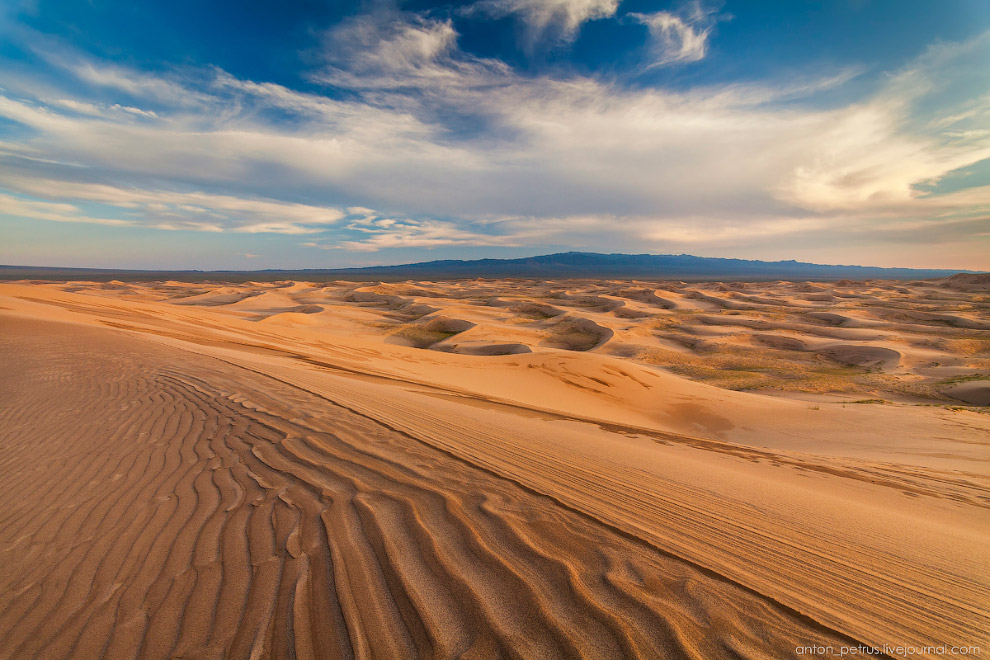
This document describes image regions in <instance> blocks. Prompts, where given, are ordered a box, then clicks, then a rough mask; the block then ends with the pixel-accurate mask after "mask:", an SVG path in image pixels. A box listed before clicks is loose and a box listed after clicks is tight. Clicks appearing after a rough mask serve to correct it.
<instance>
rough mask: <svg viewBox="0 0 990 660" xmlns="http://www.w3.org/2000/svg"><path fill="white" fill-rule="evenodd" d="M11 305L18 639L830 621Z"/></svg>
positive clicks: (230, 383) (448, 644) (11, 634)
mask: <svg viewBox="0 0 990 660" xmlns="http://www.w3.org/2000/svg"><path fill="white" fill-rule="evenodd" d="M4 324H5V325H4V330H5V332H4V338H3V340H2V341H3V342H4V346H3V350H4V352H5V355H6V356H7V357H8V358H9V359H8V360H7V362H8V364H6V365H5V369H4V373H3V374H2V376H0V395H2V397H3V401H5V404H4V405H3V406H2V407H0V428H2V429H3V440H2V442H3V457H2V460H0V476H2V477H3V479H2V481H0V505H2V506H0V562H2V568H0V592H2V593H4V594H6V597H5V598H4V599H3V602H2V603H0V657H2V658H32V657H38V658H42V657H43V658H68V657H76V658H98V657H108V658H125V657H126V658H131V657H140V658H175V657H181V658H214V657H216V658H219V657H230V658H262V657H274V658H301V659H303V658H313V659H317V658H320V659H323V658H352V657H354V658H412V657H424V658H454V657H461V658H496V657H522V658H574V657H588V658H619V657H631V658H635V657H641V658H658V657H664V658H712V657H767V654H769V655H770V656H772V657H783V656H787V655H791V654H792V653H793V648H794V646H795V645H796V644H806V643H812V642H828V641H829V639H830V638H829V635H828V633H827V632H826V631H822V630H819V629H817V628H816V627H815V626H813V625H810V624H808V623H807V622H804V621H800V620H797V619H796V618H794V617H791V616H790V615H789V614H788V613H787V612H785V611H781V610H780V609H779V608H775V607H774V606H773V604H772V603H769V602H767V601H766V600H763V599H760V598H759V597H757V596H755V595H753V594H751V593H748V592H747V591H745V590H743V589H740V588H736V587H734V586H733V585H731V584H726V583H724V582H721V581H718V580H715V579H712V578H711V577H709V576H706V575H704V574H702V573H701V572H699V571H697V570H696V569H694V568H692V567H691V566H689V565H686V564H684V563H682V562H678V561H677V560H675V559H671V558H667V557H664V556H662V555H660V554H659V553H657V552H655V551H654V550H652V549H651V548H650V547H649V546H646V545H644V544H640V543H637V542H636V541H635V540H632V539H629V538H626V537H623V536H621V535H619V534H617V533H615V532H613V531H611V530H610V529H609V528H607V527H604V526H602V525H598V524H596V523H595V522H594V521H593V520H591V519H589V518H587V517H584V516H581V515H579V514H577V513H575V512H573V511H570V510H568V509H565V508H563V507H561V506H559V505H558V504H557V503H556V502H555V501H554V500H552V499H550V498H548V497H544V496H542V495H540V494H539V493H536V492H531V491H528V490H524V489H522V488H520V487H519V486H517V485H516V484H514V483H512V482H510V481H507V480H504V479H500V478H498V477H496V476H494V475H492V474H491V473H489V472H487V471H484V470H481V469H478V468H476V467H474V466H472V465H470V464H469V463H466V462H464V461H461V460H458V459H455V458H453V457H451V456H449V455H448V454H445V453H443V452H441V451H438V450H436V449H433V448H431V447H429V446H426V445H424V444H423V443H421V442H418V441H416V440H413V439H412V438H410V437H408V436H406V435H404V434H402V433H399V432H397V431H394V430H391V429H389V428H387V427H385V426H382V425H381V424H379V423H377V422H375V421H373V420H371V419H368V418H367V417H364V416H362V415H360V414H357V413H355V412H353V411H351V410H348V409H345V408H342V407H339V406H336V405H334V404H332V403H330V402H328V401H326V400H323V399H320V398H318V397H316V396H313V395H311V394H309V393H308V392H305V391H303V390H299V389H296V388H293V387H290V386H288V385H285V384H282V383H279V382H277V381H274V380H271V379H267V378H265V377H263V376H260V375H258V374H254V373H252V372H248V371H245V370H242V369H238V368H236V367H233V366H230V365H226V364H224V363H222V362H219V361H216V360H212V359H208V358H203V357H201V356H190V355H188V354H185V353H183V352H181V351H177V350H174V349H168V348H164V347H157V346H154V345H152V344H148V343H146V342H141V341H139V340H132V339H129V338H126V337H122V336H119V335H116V334H112V333H110V332H108V331H100V330H90V329H82V328H79V329H73V330H72V332H69V333H66V332H64V331H62V332H61V333H59V334H56V333H52V332H50V330H51V328H52V327H53V326H51V325H50V324H47V325H46V324H41V323H33V322H30V323H29V322H24V321H4Z"/></svg>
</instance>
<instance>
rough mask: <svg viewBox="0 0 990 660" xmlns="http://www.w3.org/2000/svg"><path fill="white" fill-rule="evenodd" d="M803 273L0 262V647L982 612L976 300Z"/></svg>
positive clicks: (640, 636) (628, 638)
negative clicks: (264, 272)
mask: <svg viewBox="0 0 990 660" xmlns="http://www.w3.org/2000/svg"><path fill="white" fill-rule="evenodd" d="M822 286H823V285H821V284H808V285H792V284H789V283H778V284H766V285H762V284H750V285H742V286H737V285H734V284H726V285H721V286H720V285H703V286H697V287H696V286H695V285H686V284H676V283H672V284H664V286H662V287H656V286H651V285H648V284H644V283H630V282H580V281H571V282H567V283H553V282H548V283H543V284H534V283H520V282H513V281H498V282H453V283H430V282H416V283H402V284H390V285H375V284H372V285H367V284H365V285H359V284H353V283H343V282H341V283H330V284H326V285H323V284H321V285H314V284H309V283H279V284H278V285H274V286H273V285H269V284H245V285H239V286H237V287H227V286H226V285H223V286H212V287H210V286H207V287H203V286H199V285H197V286H195V287H193V286H190V285H183V284H182V283H157V284H154V285H141V284H130V285H128V286H126V287H124V288H120V287H111V288H104V287H102V286H98V285H89V284H86V283H53V284H35V285H17V284H9V285H2V287H0V352H2V353H0V354H2V355H3V358H4V369H3V371H2V372H0V402H2V403H0V442H2V447H3V453H2V455H0V477H2V480H0V520H2V523H0V589H2V591H0V593H4V594H6V595H7V597H6V598H5V601H4V602H0V658H26V657H43V658H63V657H73V658H90V657H101V656H102V657H109V658H123V657H128V658H131V657H144V658H174V657H183V658H194V657H196V658H209V657H232V658H242V657H243V658H266V657H271V658H291V657H298V658H338V657H339V658H348V657H355V658H379V657H383V658H410V657H438V658H454V657H463V658H472V657H474V658H495V657H507V658H508V657H521V658H574V657H585V658H622V657H632V658H636V657H639V658H659V657H662V658H698V659H707V658H786V657H798V656H799V655H802V654H799V653H798V651H797V648H798V647H799V646H810V645H824V646H828V645H831V646H833V647H835V648H838V647H840V646H842V645H850V644H853V645H855V644H860V643H862V644H884V643H886V644H919V645H934V644H942V643H944V644H977V645H978V644H981V643H985V640H986V639H987V637H988V634H990V625H988V621H990V579H988V575H990V571H988V568H990V552H988V550H987V548H988V547H990V543H988V541H990V525H988V524H987V523H988V522H990V458H988V453H987V449H988V445H990V415H987V414H985V413H981V412H979V410H980V409H981V408H980V406H981V405H985V404H981V403H980V402H981V401H982V400H983V399H981V398H980V397H981V396H983V394H981V393H982V392H984V390H985V384H986V380H985V378H983V379H981V377H980V374H981V373H985V372H983V371H981V370H982V369H985V368H986V364H987V363H986V360H987V357H988V356H987V355H986V354H987V352H988V351H987V348H986V346H985V344H984V343H982V342H984V341H986V339H985V338H984V335H983V334H981V333H984V332H985V331H984V330H982V329H981V328H980V327H979V324H980V323H982V322H984V321H985V320H986V316H987V310H988V305H987V301H985V300H982V299H980V298H979V297H978V296H974V295H973V294H971V293H969V292H953V291H946V290H944V289H940V288H938V287H934V286H931V285H929V284H920V285H916V286H908V287H904V286H902V285H897V286H896V287H895V286H893V285H886V284H884V283H847V284H845V285H844V287H843V290H844V291H845V292H846V293H849V294H851V295H854V296H856V297H854V298H850V300H855V301H856V302H855V304H852V303H850V304H849V305H848V306H843V305H835V304H834V303H828V304H827V306H826V307H823V308H822V311H823V313H834V314H839V315H842V316H843V317H845V318H850V319H854V320H855V321H856V322H857V323H862V324H863V328H862V330H863V331H866V330H869V332H870V333H872V334H871V336H873V337H875V339H873V340H860V341H859V342H858V343H857V342H849V341H845V340H836V339H834V338H828V337H823V336H822V335H820V334H816V331H817V330H820V329H821V328H826V327H830V326H827V325H819V324H821V323H822V321H823V320H824V319H820V320H814V319H812V321H809V320H808V319H807V317H806V316H804V315H805V314H807V311H808V305H817V304H819V302H816V301H815V300H813V299H812V297H813V296H816V295H817V293H816V292H820V291H821V290H822V289H821V287H822ZM186 289H188V292H189V294H190V295H188V296H183V293H186V292H187V291H186ZM898 289H902V290H898ZM740 291H745V292H746V295H747V298H738V299H736V298H733V297H732V296H733V295H734V294H738V293H739V292H740ZM904 291H906V292H907V293H904ZM653 292H655V293H653ZM692 292H694V293H697V296H695V295H694V293H692ZM937 292H941V293H937ZM248 294H249V295H248ZM651 295H656V296H657V297H659V298H662V299H663V300H664V301H669V302H670V303H671V306H667V305H666V303H656V302H655V301H653V300H652V298H651ZM934 295H948V296H950V297H951V298H950V301H949V302H944V303H943V304H942V306H941V307H940V309H943V310H945V311H944V312H940V313H945V314H951V315H953V316H958V317H960V318H964V319H970V320H972V321H973V322H974V325H973V326H972V327H964V326H960V325H956V324H952V325H950V324H948V323H940V324H916V325H917V326H920V327H923V328H925V330H924V332H922V331H920V330H912V331H910V334H907V336H906V337H905V336H902V334H901V332H900V331H898V330H895V329H893V328H896V327H898V326H897V323H898V322H896V321H885V320H884V319H881V318H877V317H871V316H869V315H868V314H867V313H866V312H868V311H869V310H870V309H871V307H870V306H871V305H880V304H882V305H886V306H891V305H899V306H901V307H903V308H904V309H907V310H909V311H925V310H923V309H919V308H921V307H925V306H926V305H928V304H929V303H927V302H926V296H934ZM953 296H954V297H953ZM193 297H195V299H196V300H202V301H205V302H204V303H201V304H177V303H181V302H182V301H183V300H188V299H190V298H193ZM709 298H718V299H722V300H729V301H730V302H731V301H735V302H736V304H746V305H752V306H754V307H753V309H745V310H736V309H733V308H731V307H726V306H719V305H718V304H716V303H715V302H712V301H711V300H708V299H709ZM754 298H755V299H754ZM218 299H219V300H228V302H216V301H217V300H218ZM494 299H497V300H498V301H501V302H500V303H499V304H497V305H492V304H491V303H490V301H492V300H494ZM544 301H551V302H549V303H548V302H544ZM624 301H625V302H624ZM616 302H617V303H619V304H618V305H616V304H614V303H616ZM770 302H776V303H778V304H773V305H771V304H770ZM503 303H504V304H503ZM821 304H822V305H826V303H825V302H824V301H822V302H821ZM419 305H426V306H429V307H430V309H431V310H433V311H430V312H427V313H425V314H422V315H419V316H415V315H414V314H411V313H408V312H407V311H403V310H409V309H411V308H415V307H416V306H419ZM529 306H532V307H529ZM548 307H549V308H550V311H553V312H559V313H553V314H545V313H543V312H544V311H547V308H548ZM626 308H629V309H634V310H638V311H641V312H643V313H644V314H646V315H645V316H635V315H633V316H632V317H625V318H620V317H619V315H617V314H616V313H615V312H617V311H619V310H622V309H626ZM949 308H951V309H949ZM824 309H829V310H832V311H828V312H824ZM719 310H721V311H719ZM740 321H742V323H740ZM754 321H758V322H759V323H752V322H754ZM754 325H756V326H759V327H757V328H754V327H753V326H754ZM692 338H693V340H695V343H693V344H692V343H691V341H690V340H691V339H692ZM907 339H911V340H912V341H907ZM675 341H676V342H681V343H679V344H676V345H677V346H679V349H678V350H673V349H672V348H665V347H666V346H672V345H675V344H668V343H665V342H675ZM912 342H913V343H912ZM829 350H831V351H833V353H834V352H835V351H839V352H840V353H842V352H843V351H845V352H844V353H843V354H842V355H843V356H844V358H845V359H846V360H847V363H846V364H845V365H840V364H837V363H836V361H835V357H836V355H837V354H836V355H829V354H827V351H829ZM891 354H893V355H891ZM840 357H841V356H840ZM853 358H856V360H853ZM857 360H858V361H859V364H856V363H855V362H856V361H857ZM864 360H865V362H864ZM848 361H853V362H854V363H852V364H850V363H849V362H848ZM840 362H841V360H840ZM866 363H869V364H866ZM933 363H937V365H938V366H932V364H933ZM945 369H951V370H952V371H951V372H948V371H945ZM709 370H711V371H709ZM761 370H762V371H761ZM932 370H934V371H932ZM939 370H941V371H939ZM737 372H738V373H739V374H744V375H747V376H746V377H749V376H748V374H751V373H754V374H758V375H759V376H760V377H761V378H765V379H775V380H772V381H770V382H771V383H772V386H769V387H765V388H762V389H754V388H752V387H745V386H746V385H752V384H753V381H745V382H743V383H742V384H743V385H744V387H741V388H737V390H749V391H734V390H733V389H729V388H728V387H726V386H725V385H726V384H730V385H731V384H732V383H733V382H735V381H733V380H732V379H734V378H738V377H739V376H736V373H737ZM809 372H811V373H812V374H818V375H816V376H814V378H815V379H812V376H809ZM947 373H951V374H952V375H951V376H947V375H945V374H947ZM757 382H758V383H759V382H767V381H757ZM778 383H785V384H789V387H785V386H780V385H778ZM909 383H910V384H911V386H912V387H914V388H915V389H911V388H908V387H907V384H909ZM716 385H721V386H716ZM921 385H924V386H925V387H927V388H928V389H922V388H921ZM981 388H982V389H981ZM757 391H758V392H761V393H756V392H757ZM974 393H975V394H974ZM767 394H772V395H773V396H767ZM912 397H913V398H912ZM953 397H958V398H953ZM963 397H969V399H968V400H967V399H964V398H963ZM882 399H886V400H887V401H888V403H887V404H886V405H870V403H869V402H876V401H879V400H882ZM895 399H896V400H897V401H894V402H893V403H890V402H889V401H891V400H895ZM856 400H862V403H859V404H854V403H853V401H856ZM918 401H920V402H925V403H927V404H928V405H923V406H918V405H913V402H918ZM932 404H935V405H932ZM965 405H972V406H973V407H972V408H970V409H966V408H961V406H965ZM935 656H936V654H932V653H928V654H921V655H919V656H916V657H935ZM805 657H806V656H805ZM826 657H828V656H826Z"/></svg>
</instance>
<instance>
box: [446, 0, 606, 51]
mask: <svg viewBox="0 0 990 660" xmlns="http://www.w3.org/2000/svg"><path fill="white" fill-rule="evenodd" d="M618 6H619V0H479V2H476V3H474V4H472V5H469V6H468V7H467V8H466V9H464V10H463V11H464V13H467V14H484V15H488V16H493V17H496V18H498V17H502V16H510V15H517V16H519V18H520V19H521V20H522V21H524V23H525V24H526V28H527V31H526V38H527V45H528V46H529V47H531V48H532V47H533V46H534V45H536V43H537V41H538V40H540V39H544V38H549V39H550V41H565V42H567V41H573V40H574V38H575V37H576V36H577V32H578V30H579V29H580V27H581V25H582V24H583V23H585V22H586V21H591V20H596V19H600V18H608V17H609V16H613V15H615V10H616V9H617V8H618Z"/></svg>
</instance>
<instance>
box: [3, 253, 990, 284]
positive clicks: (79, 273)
mask: <svg viewBox="0 0 990 660" xmlns="http://www.w3.org/2000/svg"><path fill="white" fill-rule="evenodd" d="M959 272H965V273H972V272H974V271H959V270H942V269H917V268H878V267H873V266H827V265H821V264H812V263H805V262H800V261H750V260H746V259H720V258H712V257H694V256H691V255H688V254H677V255H672V254H598V253H594V252H562V253H558V254H547V255H543V256H538V257H524V258H522V259H476V260H471V261H462V260H444V261H425V262H421V263H414V264H402V265H399V266H370V267H367V268H328V269H305V270H252V271H244V270H238V271H229V270H227V271H223V270H217V271H201V270H178V271H164V270H154V271H153V270H114V269H98V268H49V267H37V266H0V279H5V280H14V279H46V280H47V279H51V280H66V279H69V280H73V279H74V280H93V281H110V280H123V281H128V280H130V281H138V280H163V279H169V280H180V281H186V282H202V281H228V282H243V281H262V282H271V281H278V280H321V281H325V280H354V281H369V280H386V281H395V280H408V279H418V280H449V279H472V278H478V277H481V278H493V279H494V278H526V279H531V278H538V279H561V278H595V279H643V280H685V281H704V280H749V281H758V280H839V279H856V280H862V279H897V280H917V279H930V278H939V277H947V276H949V275H952V274H954V273H959Z"/></svg>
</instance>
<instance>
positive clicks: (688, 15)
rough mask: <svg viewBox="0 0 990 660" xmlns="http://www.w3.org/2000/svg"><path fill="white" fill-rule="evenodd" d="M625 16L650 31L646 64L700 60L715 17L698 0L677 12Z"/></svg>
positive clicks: (705, 52) (705, 48)
mask: <svg viewBox="0 0 990 660" xmlns="http://www.w3.org/2000/svg"><path fill="white" fill-rule="evenodd" d="M628 16H629V17H630V18H632V19H634V20H636V21H639V22H640V23H642V24H643V25H645V26H646V27H647V28H648V29H649V31H650V36H651V38H652V39H653V46H652V51H653V62H652V63H651V64H650V66H662V65H665V64H672V63H674V62H697V61H698V60H702V59H704V57H705V55H706V54H707V53H708V37H709V36H710V35H711V31H712V28H714V27H715V23H716V21H717V20H718V19H717V18H716V13H715V11H714V10H712V9H705V8H704V7H703V6H702V5H701V2H700V1H699V0H695V1H694V2H691V3H690V4H688V5H687V6H685V7H684V9H683V10H682V11H680V12H678V13H673V12H669V11H658V12H653V13H650V14H640V13H630V14H628Z"/></svg>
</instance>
